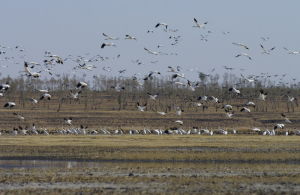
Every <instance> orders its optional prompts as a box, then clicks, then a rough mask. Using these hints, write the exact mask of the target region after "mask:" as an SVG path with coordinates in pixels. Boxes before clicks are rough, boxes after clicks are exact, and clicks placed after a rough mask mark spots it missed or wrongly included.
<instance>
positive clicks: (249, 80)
mask: <svg viewBox="0 0 300 195" xmlns="http://www.w3.org/2000/svg"><path fill="white" fill-rule="evenodd" d="M241 77H242V78H243V79H245V81H247V82H248V83H253V82H254V81H255V79H254V78H253V77H248V78H247V77H245V76H244V75H243V74H241Z"/></svg>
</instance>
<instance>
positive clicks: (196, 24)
mask: <svg viewBox="0 0 300 195" xmlns="http://www.w3.org/2000/svg"><path fill="white" fill-rule="evenodd" d="M194 23H195V25H194V26H193V27H196V28H204V27H205V25H206V24H207V23H208V22H204V23H199V22H198V20H197V19H196V18H194Z"/></svg>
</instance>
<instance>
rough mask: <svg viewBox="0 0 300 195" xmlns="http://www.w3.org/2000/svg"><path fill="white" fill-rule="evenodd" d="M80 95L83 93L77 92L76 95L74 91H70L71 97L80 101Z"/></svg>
mask: <svg viewBox="0 0 300 195" xmlns="http://www.w3.org/2000/svg"><path fill="white" fill-rule="evenodd" d="M80 94H81V91H77V92H75V93H73V92H72V91H70V97H71V98H72V99H78V98H79V95H80Z"/></svg>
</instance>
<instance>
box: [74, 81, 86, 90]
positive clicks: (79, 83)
mask: <svg viewBox="0 0 300 195" xmlns="http://www.w3.org/2000/svg"><path fill="white" fill-rule="evenodd" d="M87 85H88V84H87V83H85V82H83V81H81V82H78V83H77V85H76V89H82V88H85V87H87Z"/></svg>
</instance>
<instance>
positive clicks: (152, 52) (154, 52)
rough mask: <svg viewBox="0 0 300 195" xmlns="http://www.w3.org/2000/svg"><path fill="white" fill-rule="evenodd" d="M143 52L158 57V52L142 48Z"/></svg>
mask: <svg viewBox="0 0 300 195" xmlns="http://www.w3.org/2000/svg"><path fill="white" fill-rule="evenodd" d="M144 50H146V51H147V52H148V53H150V54H153V55H158V54H159V52H156V51H152V50H150V49H147V48H144Z"/></svg>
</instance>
